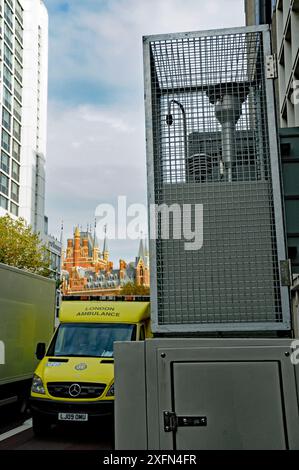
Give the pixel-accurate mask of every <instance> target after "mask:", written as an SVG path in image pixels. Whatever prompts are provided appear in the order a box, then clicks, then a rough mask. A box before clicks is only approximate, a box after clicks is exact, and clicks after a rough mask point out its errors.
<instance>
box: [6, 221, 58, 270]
mask: <svg viewBox="0 0 299 470" xmlns="http://www.w3.org/2000/svg"><path fill="white" fill-rule="evenodd" d="M0 263H4V264H8V265H10V266H15V267H16V268H19V269H25V270H26V271H29V272H31V273H35V274H39V275H41V276H45V277H49V276H50V274H51V271H50V253H49V251H48V249H47V247H46V245H44V244H43V243H42V242H41V240H40V238H39V236H38V235H37V234H36V233H34V232H33V230H32V228H31V227H30V226H28V225H27V224H26V221H25V220H24V219H21V218H19V219H16V220H14V219H12V218H11V217H10V216H9V215H5V216H4V217H0Z"/></svg>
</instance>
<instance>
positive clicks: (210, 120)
mask: <svg viewBox="0 0 299 470" xmlns="http://www.w3.org/2000/svg"><path fill="white" fill-rule="evenodd" d="M266 34H269V33H268V31H266V30H265V29H264V30H263V29H262V28H261V27H258V28H257V30H254V29H253V28H239V29H237V30H230V31H228V30H223V32H222V33H221V32H219V31H217V32H216V31H215V32H213V31H209V32H207V33H206V34H205V33H204V32H200V33H186V34H182V33H181V34H177V35H175V34H173V35H163V36H150V37H147V38H144V63H145V96H146V116H147V119H146V128H147V129H146V130H147V159H148V170H149V171H148V175H149V176H148V185H149V188H148V189H149V202H150V204H151V206H153V205H154V206H155V209H154V211H155V215H156V217H154V218H153V217H150V231H151V234H153V233H155V234H156V239H155V240H151V264H152V271H151V274H152V280H151V285H152V320H153V325H154V331H156V332H166V331H173V332H180V331H190V332H192V331H193V332H194V331H203V330H204V331H207V330H220V331H221V330H231V329H233V330H244V329H246V330H258V329H261V330H263V329H268V330H269V329H272V330H277V329H289V328H290V326H289V310H288V304H287V303H286V302H285V301H282V296H283V295H284V298H285V295H286V292H285V291H284V293H283V289H284V288H282V286H281V283H280V274H279V261H280V260H281V259H283V258H284V257H285V252H284V248H282V247H283V246H284V240H283V237H284V235H283V226H282V218H281V214H280V216H279V210H281V207H280V208H279V204H280V187H279V175H277V172H276V173H275V171H274V168H276V167H277V152H276V155H272V151H271V152H270V147H271V145H273V142H272V144H271V145H270V140H269V139H270V138H271V139H272V140H273V139H274V140H275V139H276V129H275V120H274V115H272V116H271V119H272V123H274V124H271V126H270V128H271V136H269V122H268V120H269V119H270V118H269V116H268V112H269V110H270V108H269V103H268V100H269V99H270V100H273V96H270V97H269V90H270V88H269V86H268V84H267V83H266V82H267V79H266V77H265V54H267V53H268V54H269V51H266V50H265V44H264V39H265V35H266ZM270 91H271V90H270ZM270 94H271V93H270ZM273 178H274V179H275V181H274V179H273ZM274 186H275V191H276V193H279V194H278V196H277V194H276V193H275V194H276V196H275V194H274V189H273V188H274ZM199 208H201V209H199ZM197 210H199V211H201V214H202V216H201V218H197V217H196V213H197V212H196V211H197ZM199 224H201V226H198V225H199ZM153 225H156V226H155V229H156V230H154V231H153V230H152V228H153V227H152V226H153ZM190 233H191V234H194V240H195V239H196V234H198V237H199V236H200V237H201V243H200V246H199V245H198V244H196V243H195V242H194V243H193V246H192V243H191V242H190V240H191V238H190V236H189V235H190ZM186 239H188V240H189V244H188V243H186ZM278 244H279V245H280V248H279V249H278Z"/></svg>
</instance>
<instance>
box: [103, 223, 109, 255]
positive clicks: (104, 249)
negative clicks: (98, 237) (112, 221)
mask: <svg viewBox="0 0 299 470" xmlns="http://www.w3.org/2000/svg"><path fill="white" fill-rule="evenodd" d="M104 232H105V238H104V245H103V253H108V251H109V248H108V241H107V225H105V227H104Z"/></svg>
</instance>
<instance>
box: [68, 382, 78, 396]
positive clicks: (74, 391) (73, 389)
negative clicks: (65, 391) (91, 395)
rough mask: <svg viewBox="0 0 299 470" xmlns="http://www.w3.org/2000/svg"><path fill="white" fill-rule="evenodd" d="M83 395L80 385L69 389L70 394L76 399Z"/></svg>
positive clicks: (74, 385) (73, 385)
mask: <svg viewBox="0 0 299 470" xmlns="http://www.w3.org/2000/svg"><path fill="white" fill-rule="evenodd" d="M80 393H81V387H80V385H79V384H72V385H71V386H70V388H69V394H70V396H71V397H73V398H76V397H78V396H79V395H80Z"/></svg>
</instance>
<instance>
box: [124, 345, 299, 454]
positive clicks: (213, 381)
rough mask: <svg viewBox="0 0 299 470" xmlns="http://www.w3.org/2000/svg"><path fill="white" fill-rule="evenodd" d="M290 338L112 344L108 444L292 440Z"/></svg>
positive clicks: (278, 443) (297, 420)
mask: <svg viewBox="0 0 299 470" xmlns="http://www.w3.org/2000/svg"><path fill="white" fill-rule="evenodd" d="M290 344H291V342H290V340H275V339H273V340H272V339H269V340H267V339H253V340H247V339H230V340H226V339H223V340H221V339H220V340H219V339H217V340H216V339H153V340H148V341H146V342H145V344H144V347H143V351H141V346H140V345H139V347H138V350H137V348H136V346H135V345H132V346H130V345H129V344H127V343H123V344H121V343H118V344H116V347H115V362H116V371H115V377H116V448H119V449H124V448H131V449H133V448H139V449H140V448H143V449H165V450H167V449H176V450H188V449H189V450H190V449H197V450H207V449H295V448H299V416H298V395H297V389H298V385H299V383H298V375H299V371H298V366H296V367H297V370H296V367H295V366H294V365H293V364H292V362H291V360H290V352H291V349H290ZM124 348H125V349H124ZM124 352H125V353H124ZM137 366H138V367H137ZM120 371H122V372H121V373H120ZM124 371H125V372H124ZM119 374H121V378H120V375H119ZM296 374H297V379H296ZM133 377H134V380H132V378H133ZM118 390H121V392H119V393H118ZM123 397H127V398H128V397H130V401H129V402H128V400H125V401H124V400H123ZM130 403H131V406H130ZM124 407H125V412H124ZM136 414H138V416H139V417H140V419H138V420H137V421H136V420H135V419H134V418H133V420H132V419H130V416H131V415H132V416H133V415H134V416H135V415H136ZM125 422H128V423H129V422H130V424H131V426H130V433H129V435H128V429H127V427H126V425H125ZM132 423H135V425H133V426H132ZM135 443H136V444H137V447H135V445H134V444H135Z"/></svg>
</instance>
